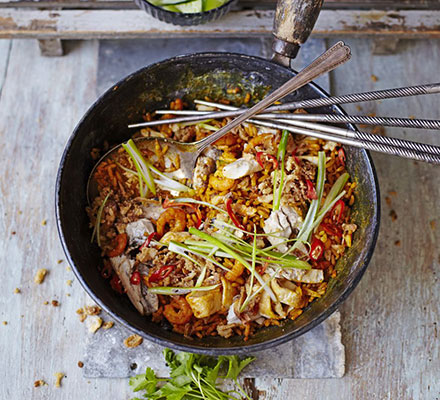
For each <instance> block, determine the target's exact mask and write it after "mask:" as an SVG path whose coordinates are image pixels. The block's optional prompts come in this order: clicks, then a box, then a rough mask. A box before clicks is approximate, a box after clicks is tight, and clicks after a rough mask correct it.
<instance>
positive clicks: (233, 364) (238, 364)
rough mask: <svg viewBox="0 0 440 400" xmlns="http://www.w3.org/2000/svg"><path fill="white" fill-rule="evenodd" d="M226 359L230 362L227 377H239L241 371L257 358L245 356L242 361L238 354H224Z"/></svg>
mask: <svg viewBox="0 0 440 400" xmlns="http://www.w3.org/2000/svg"><path fill="white" fill-rule="evenodd" d="M222 357H224V359H225V360H227V361H228V362H229V365H228V372H227V373H226V376H225V379H234V380H235V379H237V377H238V375H239V374H240V372H241V371H242V370H243V368H245V367H246V366H247V365H248V364H250V363H251V362H252V361H254V360H255V357H248V358H245V359H244V360H243V361H240V359H239V358H238V356H222Z"/></svg>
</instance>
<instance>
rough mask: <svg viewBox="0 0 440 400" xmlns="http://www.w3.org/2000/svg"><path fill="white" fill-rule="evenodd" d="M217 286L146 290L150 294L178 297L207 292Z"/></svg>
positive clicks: (167, 287)
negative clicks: (179, 295)
mask: <svg viewBox="0 0 440 400" xmlns="http://www.w3.org/2000/svg"><path fill="white" fill-rule="evenodd" d="M218 286H219V284H217V285H212V286H201V287H173V286H157V287H153V288H148V291H149V292H150V293H155V294H165V295H170V296H173V295H178V294H188V293H191V292H208V291H210V290H213V289H215V288H217V287H218Z"/></svg>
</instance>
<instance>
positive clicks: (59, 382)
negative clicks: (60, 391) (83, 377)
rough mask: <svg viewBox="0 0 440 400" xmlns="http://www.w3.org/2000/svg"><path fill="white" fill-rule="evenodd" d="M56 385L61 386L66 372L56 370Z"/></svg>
mask: <svg viewBox="0 0 440 400" xmlns="http://www.w3.org/2000/svg"><path fill="white" fill-rule="evenodd" d="M54 375H55V387H57V388H59V387H61V379H63V378H64V374H63V373H62V372H55V374H54Z"/></svg>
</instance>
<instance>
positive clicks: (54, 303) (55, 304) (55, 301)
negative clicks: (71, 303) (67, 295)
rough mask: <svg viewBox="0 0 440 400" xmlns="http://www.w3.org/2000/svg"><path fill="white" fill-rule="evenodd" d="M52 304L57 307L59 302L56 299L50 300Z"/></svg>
mask: <svg viewBox="0 0 440 400" xmlns="http://www.w3.org/2000/svg"><path fill="white" fill-rule="evenodd" d="M52 305H53V306H54V307H58V306H59V305H60V303H59V301H58V300H52Z"/></svg>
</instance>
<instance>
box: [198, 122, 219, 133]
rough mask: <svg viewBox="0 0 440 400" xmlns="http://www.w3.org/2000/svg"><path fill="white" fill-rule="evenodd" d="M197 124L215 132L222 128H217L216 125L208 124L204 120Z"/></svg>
mask: <svg viewBox="0 0 440 400" xmlns="http://www.w3.org/2000/svg"><path fill="white" fill-rule="evenodd" d="M197 126H200V128H204V129H206V130H208V131H213V132H215V131H218V130H219V129H220V128H217V127H216V126H213V125H208V124H205V123H203V122H202V123H199V124H197Z"/></svg>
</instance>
